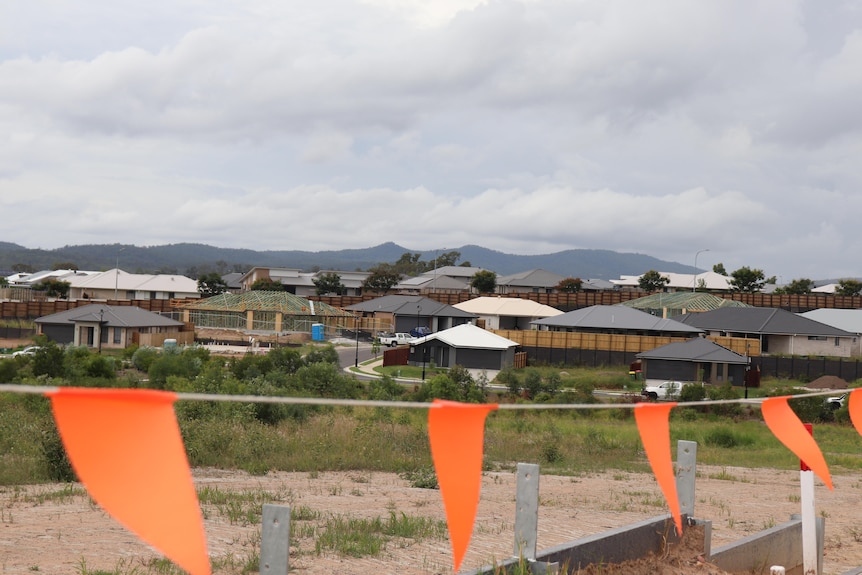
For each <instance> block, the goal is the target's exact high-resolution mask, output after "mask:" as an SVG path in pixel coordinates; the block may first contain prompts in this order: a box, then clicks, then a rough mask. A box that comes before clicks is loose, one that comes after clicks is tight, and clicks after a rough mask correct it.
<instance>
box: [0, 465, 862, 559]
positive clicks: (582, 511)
mask: <svg viewBox="0 0 862 575" xmlns="http://www.w3.org/2000/svg"><path fill="white" fill-rule="evenodd" d="M833 481H834V484H835V490H834V491H829V489H827V488H826V487H825V486H823V485H822V484H821V483H820V482H819V480H818V481H817V483H816V485H817V487H816V497H817V511H818V513H819V514H820V515H821V516H823V517H825V518H826V551H825V559H824V565H825V570H824V573H825V574H826V575H838V574H841V573H844V572H845V571H847V570H848V569H850V568H853V567H858V566H860V565H862V524H860V520H859V517H860V509H862V473H856V474H849V475H838V476H835V477H834V478H833ZM195 482H196V484H197V487H198V488H199V489H202V488H205V487H209V488H211V489H218V490H220V491H231V492H236V493H244V494H247V495H248V494H258V495H259V494H260V493H261V492H263V491H266V492H269V493H273V494H275V495H276V496H277V497H278V498H280V500H281V501H282V502H283V503H284V504H287V505H290V506H291V507H292V509H293V510H294V511H298V510H302V511H303V515H304V516H306V517H305V518H303V519H302V520H298V521H294V522H293V523H292V526H291V528H292V529H293V533H294V535H295V536H296V537H297V539H296V541H297V542H298V545H296V546H294V547H293V548H291V552H290V565H291V572H294V573H299V574H303V575H306V574H307V575H317V574H321V575H322V574H331V573H340V574H345V575H352V574H356V575H360V574H362V575H365V574H368V573H393V574H399V575H449V574H451V573H452V555H451V549H450V547H449V541H448V539H446V538H436V539H425V540H421V541H419V542H415V541H403V540H392V541H389V542H388V543H387V545H386V547H385V548H384V549H383V550H382V552H381V553H380V555H379V556H376V557H367V556H366V557H363V558H359V559H357V558H352V557H343V556H339V555H337V554H335V553H332V552H324V553H322V554H320V555H318V554H316V553H315V541H316V540H317V538H316V536H314V535H312V534H311V533H312V530H311V529H310V527H311V526H313V525H314V524H316V525H318V527H320V526H322V524H323V523H324V522H325V521H326V519H327V518H332V517H342V518H348V517H349V518H366V519H369V518H376V517H381V518H383V519H386V518H388V517H389V516H390V513H392V512H395V513H396V514H398V515H399V516H400V514H401V513H402V512H403V513H405V514H406V515H408V516H416V517H425V518H433V519H440V520H443V519H445V517H444V512H443V505H442V501H441V498H440V492H439V491H437V490H429V489H419V488H413V487H410V486H409V484H408V482H407V481H406V480H405V479H403V478H401V477H399V476H398V475H396V474H391V473H370V472H344V473H320V474H309V473H283V472H279V473H271V474H269V475H267V476H264V477H255V476H249V475H247V474H245V473H242V472H235V471H220V470H214V469H199V470H195ZM515 483H516V478H515V474H514V473H513V472H491V473H486V474H485V475H484V476H483V480H482V493H481V500H480V504H479V511H478V517H477V519H476V525H475V528H474V532H473V538H472V540H471V543H470V548H469V550H468V553H467V556H466V558H465V560H464V564H463V565H462V571H463V570H467V569H472V568H476V567H479V566H482V565H489V564H493V563H494V562H495V561H496V562H499V561H502V560H504V559H507V558H509V557H511V556H512V554H513V547H514V543H513V527H514V525H513V524H514V516H515ZM696 489H697V493H696V503H695V517H697V518H698V519H709V520H712V522H713V542H712V546H713V548H714V549H715V548H718V547H721V546H722V545H724V544H727V543H729V542H732V541H736V540H738V539H741V538H743V537H745V536H747V535H750V534H752V533H755V532H757V531H760V530H762V529H766V528H769V527H772V526H774V525H776V524H778V523H782V522H784V521H786V520H788V519H789V517H790V515H791V514H793V513H798V512H799V501H798V500H799V472H798V471H795V470H794V471H774V470H753V469H744V468H733V467H723V468H715V467H708V466H699V467H698V479H697V487H696ZM69 491H70V490H69V488H68V487H64V486H63V485H38V486H24V487H2V488H0V573H10V574H11V573H33V572H42V573H51V574H57V575H64V574H81V573H82V572H86V570H90V572H92V571H93V570H97V569H102V570H106V571H109V572H118V573H131V572H135V573H146V572H147V571H141V569H142V566H144V565H147V564H148V562H150V561H152V559H153V558H154V557H157V554H155V553H154V552H153V551H152V550H151V549H150V548H148V547H147V546H146V545H144V544H142V543H140V542H139V541H138V540H137V539H136V538H135V537H134V536H133V535H131V534H130V533H128V532H127V531H125V530H124V529H123V528H122V527H120V526H119V525H118V524H116V523H115V522H114V521H113V520H112V519H111V518H110V517H108V516H107V515H106V514H105V513H104V512H103V511H101V510H100V509H99V508H98V507H97V506H95V505H94V504H93V503H91V501H90V500H89V498H88V497H87V496H86V495H84V494H83V493H82V492H81V491H80V490H73V491H72V495H68V493H69ZM64 492H65V493H66V495H63V493H64ZM539 493H540V504H541V507H540V511H539V534H538V535H539V547H540V549H541V548H547V547H550V546H553V545H557V544H561V543H565V542H567V541H571V540H573V539H578V538H581V537H585V536H587V535H591V534H595V533H599V532H601V531H604V530H607V529H610V528H614V527H619V526H623V525H626V524H629V523H632V522H636V521H639V520H642V519H646V518H650V517H655V516H657V515H661V514H663V513H666V508H665V506H664V502H663V499H662V496H661V492H660V490H659V488H658V486H657V484H656V482H655V479H654V478H653V477H652V475H648V474H635V473H622V472H607V473H598V474H594V475H589V476H580V477H559V476H544V475H543V476H541V477H540V480H539ZM204 517H205V528H206V533H207V540H208V545H209V552H210V556H211V557H212V558H213V559H216V560H218V564H219V565H220V567H218V568H217V569H216V573H236V572H238V571H237V570H236V568H235V567H234V568H233V570H231V568H229V567H228V565H230V564H233V565H237V564H242V563H243V562H244V561H245V560H246V558H248V557H249V556H253V555H254V554H255V553H257V552H258V550H259V548H258V546H259V529H260V527H259V523H258V522H259V519H258V520H257V521H256V522H253V523H251V524H248V523H246V522H245V521H243V520H242V519H238V518H237V517H233V516H232V515H231V514H230V513H228V512H226V511H225V510H224V508H221V509H219V508H217V507H216V506H214V505H211V504H207V505H205V506H204ZM317 533H318V534H319V533H320V529H319V530H318V531H317ZM701 552H702V550H701V549H699V548H698V547H697V545H696V544H693V543H692V542H690V541H689V542H687V543H686V544H685V545H683V546H682V548H680V549H676V550H670V551H669V552H668V553H667V554H666V555H663V556H662V557H660V558H654V559H651V560H648V561H652V563H646V562H640V563H638V564H636V565H634V566H629V567H628V568H625V569H621V570H618V571H611V570H609V566H607V565H605V566H604V567H603V569H602V570H601V573H603V574H608V573H619V574H621V575H634V574H635V573H674V574H679V575H687V574H694V573H699V574H712V575H717V574H719V573H721V571H719V570H718V569H716V568H714V567H711V566H710V565H708V564H704V563H703V561H702V557H700V559H699V555H700V554H701ZM136 566H137V569H138V570H137V571H135V570H134V569H135V567H136ZM152 572H155V571H152ZM767 572H768V571H767ZM581 573H588V571H586V570H582V571H581Z"/></svg>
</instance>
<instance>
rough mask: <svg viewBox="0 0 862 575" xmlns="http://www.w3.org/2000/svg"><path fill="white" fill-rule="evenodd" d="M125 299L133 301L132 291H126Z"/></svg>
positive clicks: (133, 294) (133, 293)
mask: <svg viewBox="0 0 862 575" xmlns="http://www.w3.org/2000/svg"><path fill="white" fill-rule="evenodd" d="M126 299H135V292H134V290H129V291H127V292H126Z"/></svg>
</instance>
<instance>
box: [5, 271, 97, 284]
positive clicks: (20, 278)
mask: <svg viewBox="0 0 862 575" xmlns="http://www.w3.org/2000/svg"><path fill="white" fill-rule="evenodd" d="M97 273H99V272H90V271H82V270H42V271H38V272H34V273H16V274H12V275H11V276H8V277H7V278H6V281H7V282H9V285H10V286H20V287H33V286H35V285H38V284H40V283H42V282H43V281H46V280H55V281H64V282H68V281H70V279H71V278H74V277H86V276H89V275H93V274H97Z"/></svg>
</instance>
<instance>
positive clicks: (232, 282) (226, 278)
mask: <svg viewBox="0 0 862 575" xmlns="http://www.w3.org/2000/svg"><path fill="white" fill-rule="evenodd" d="M244 275H245V274H244V273H242V272H230V273H228V274H224V275H223V276H221V279H222V281H223V282H224V283H225V284H226V285H227V287H228V289H242V281H240V280H242V277H243V276H244Z"/></svg>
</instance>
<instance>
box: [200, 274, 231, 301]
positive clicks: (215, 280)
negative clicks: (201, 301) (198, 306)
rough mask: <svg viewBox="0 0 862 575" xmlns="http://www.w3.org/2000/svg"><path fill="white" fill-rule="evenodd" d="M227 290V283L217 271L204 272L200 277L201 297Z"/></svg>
mask: <svg viewBox="0 0 862 575" xmlns="http://www.w3.org/2000/svg"><path fill="white" fill-rule="evenodd" d="M226 291H227V283H226V282H225V281H224V280H223V279H222V278H221V276H220V275H218V274H217V273H216V272H212V273H208V274H204V275H202V276H201V277H200V278H198V293H200V294H201V297H212V296H215V295H219V294H222V293H225V292H226Z"/></svg>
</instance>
